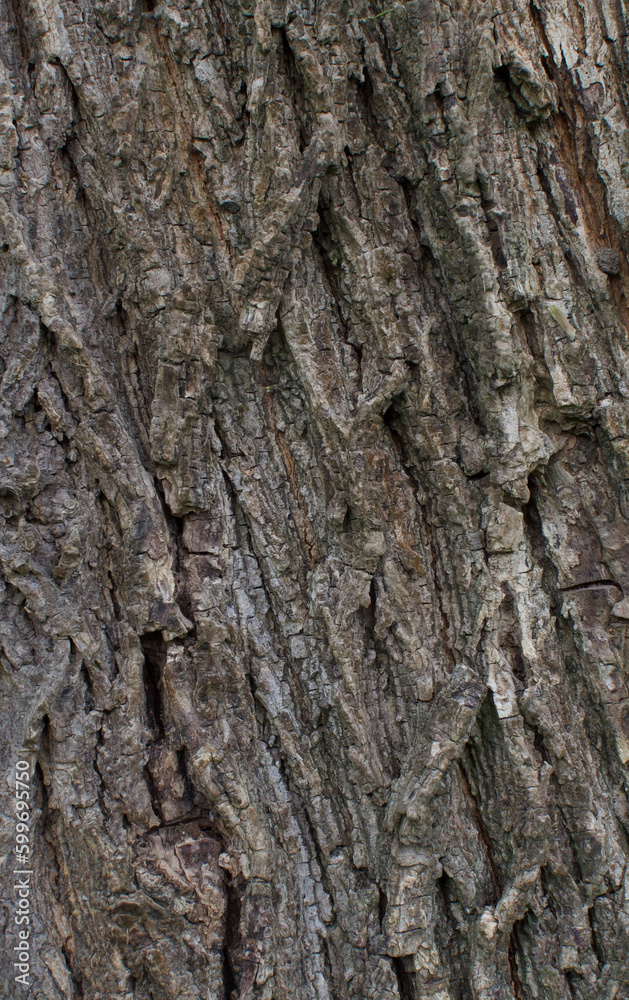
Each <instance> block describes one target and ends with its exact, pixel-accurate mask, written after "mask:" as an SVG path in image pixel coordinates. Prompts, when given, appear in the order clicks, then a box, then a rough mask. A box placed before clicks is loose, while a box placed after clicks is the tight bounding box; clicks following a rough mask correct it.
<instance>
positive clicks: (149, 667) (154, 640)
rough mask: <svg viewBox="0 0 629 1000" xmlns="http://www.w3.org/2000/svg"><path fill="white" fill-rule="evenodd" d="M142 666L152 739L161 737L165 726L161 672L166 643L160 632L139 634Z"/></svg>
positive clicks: (166, 647)
mask: <svg viewBox="0 0 629 1000" xmlns="http://www.w3.org/2000/svg"><path fill="white" fill-rule="evenodd" d="M140 645H141V647H142V655H143V656H144V666H143V668H142V680H143V683H144V694H145V698H146V717H147V722H148V725H149V728H150V729H151V730H152V731H153V733H154V741H159V740H161V739H163V737H164V732H165V727H164V716H163V710H162V691H161V685H162V674H163V672H164V667H165V666H166V656H167V653H168V643H167V642H166V641H165V639H164V636H163V635H162V633H161V632H157V631H156V632H146V633H145V634H144V635H142V636H140Z"/></svg>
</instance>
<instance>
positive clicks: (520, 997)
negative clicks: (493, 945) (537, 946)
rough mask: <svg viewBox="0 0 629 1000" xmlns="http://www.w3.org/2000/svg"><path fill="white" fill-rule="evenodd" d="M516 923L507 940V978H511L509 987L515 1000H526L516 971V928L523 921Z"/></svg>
mask: <svg viewBox="0 0 629 1000" xmlns="http://www.w3.org/2000/svg"><path fill="white" fill-rule="evenodd" d="M524 919H526V918H525V917H523V918H522V920H518V921H516V923H515V924H514V925H513V927H512V928H511V936H510V938H509V948H508V950H507V958H508V961H509V976H510V977H511V987H512V989H513V995H514V997H515V1000H526V994H525V992H524V987H523V985H522V980H521V978H520V973H519V970H518V940H517V939H518V927H519V926H521V925H522V922H523V920H524Z"/></svg>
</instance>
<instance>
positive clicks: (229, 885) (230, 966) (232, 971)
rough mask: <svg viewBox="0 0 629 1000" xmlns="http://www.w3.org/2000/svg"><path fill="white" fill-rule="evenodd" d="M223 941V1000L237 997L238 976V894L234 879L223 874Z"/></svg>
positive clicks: (239, 901) (239, 909)
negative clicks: (236, 953)
mask: <svg viewBox="0 0 629 1000" xmlns="http://www.w3.org/2000/svg"><path fill="white" fill-rule="evenodd" d="M224 884H225V902H226V908H225V939H224V942H223V952H222V955H223V988H224V990H225V993H224V1000H236V998H237V997H238V986H239V978H240V977H239V975H238V970H237V968H236V964H237V963H236V957H235V952H236V951H237V949H238V948H239V946H240V912H241V900H240V893H239V891H238V888H237V886H236V884H235V881H234V879H233V878H232V876H231V875H230V874H229V872H227V871H226V872H225V883H224Z"/></svg>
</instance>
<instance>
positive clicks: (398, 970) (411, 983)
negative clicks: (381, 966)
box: [391, 958, 417, 1000]
mask: <svg viewBox="0 0 629 1000" xmlns="http://www.w3.org/2000/svg"><path fill="white" fill-rule="evenodd" d="M411 962H412V958H392V959H391V964H392V966H393V971H394V972H395V976H396V978H397V984H398V992H399V994H400V1000H417V992H416V990H415V972H414V971H413V970H412V969H411V968H409V965H410V963H411Z"/></svg>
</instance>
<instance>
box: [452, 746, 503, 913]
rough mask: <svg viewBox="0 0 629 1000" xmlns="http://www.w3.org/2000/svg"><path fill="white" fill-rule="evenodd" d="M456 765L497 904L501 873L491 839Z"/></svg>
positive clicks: (461, 767)
mask: <svg viewBox="0 0 629 1000" xmlns="http://www.w3.org/2000/svg"><path fill="white" fill-rule="evenodd" d="M458 765H459V773H460V775H461V787H462V789H463V794H464V795H465V798H466V799H467V802H468V805H469V807H470V812H471V813H472V816H473V818H474V822H475V824H476V829H477V830H478V835H479V837H480V839H481V842H482V844H483V847H484V849H485V856H486V858H487V864H488V866H489V871H490V872H491V880H492V883H493V887H494V899H493V902H494V903H497V902H498V900H499V899H500V896H501V894H502V890H503V888H504V882H503V878H502V872H501V871H500V868H499V866H498V864H497V863H496V857H495V854H494V845H493V844H492V842H491V837H490V836H489V832H488V830H487V827H486V826H485V820H484V819H483V815H482V813H481V811H480V808H479V805H478V802H477V801H476V797H475V795H474V793H473V792H472V789H471V787H470V782H469V778H468V776H467V771H466V770H465V767H464V766H463V762H462V761H460V760H459V762H458Z"/></svg>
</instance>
